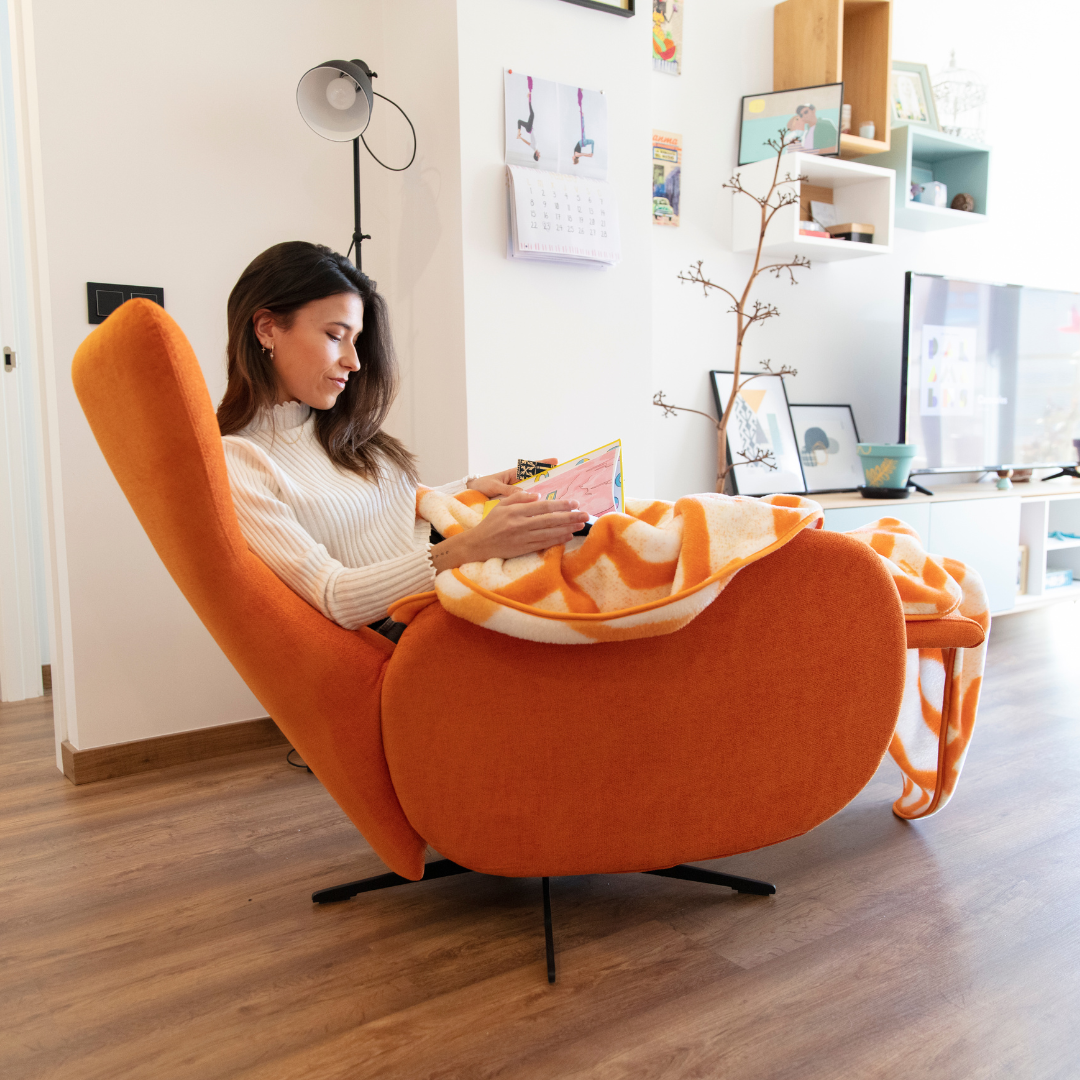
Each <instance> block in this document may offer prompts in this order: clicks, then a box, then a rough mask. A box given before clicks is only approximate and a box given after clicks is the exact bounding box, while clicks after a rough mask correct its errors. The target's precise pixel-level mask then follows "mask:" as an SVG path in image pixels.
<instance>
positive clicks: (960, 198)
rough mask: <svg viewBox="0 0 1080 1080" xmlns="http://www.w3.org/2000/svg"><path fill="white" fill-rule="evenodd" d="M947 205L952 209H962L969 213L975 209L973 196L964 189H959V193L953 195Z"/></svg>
mask: <svg viewBox="0 0 1080 1080" xmlns="http://www.w3.org/2000/svg"><path fill="white" fill-rule="evenodd" d="M949 205H950V206H951V207H952V209H953V210H963V211H964V213H965V214H971V213H973V212H974V210H975V198H974V196H972V195H969V194H968V193H967V192H966V191H961V192H960V194H959V195H954V196H953V201H952V202H951V203H950V204H949Z"/></svg>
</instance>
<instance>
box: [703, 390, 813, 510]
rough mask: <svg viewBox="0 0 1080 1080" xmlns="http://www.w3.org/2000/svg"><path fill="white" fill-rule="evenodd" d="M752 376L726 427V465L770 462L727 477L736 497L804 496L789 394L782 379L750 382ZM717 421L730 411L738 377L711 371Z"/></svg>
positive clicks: (737, 470)
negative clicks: (758, 458) (763, 458)
mask: <svg viewBox="0 0 1080 1080" xmlns="http://www.w3.org/2000/svg"><path fill="white" fill-rule="evenodd" d="M752 374H753V372H743V373H742V375H740V379H741V380H742V382H743V385H742V389H741V390H740V391H739V393H738V396H737V397H736V398H735V408H734V410H733V411H732V414H731V422H730V423H729V424H728V433H727V436H728V460H729V461H733V460H734V461H737V460H738V458H739V455H740V454H742V455H744V456H746V457H753V456H755V455H756V454H758V453H760V452H762V451H768V452H769V453H770V454H771V455H772V456H771V458H770V459H769V461H768V462H767V463H766V462H757V463H755V464H753V465H739V464H736V465H735V468H734V469H732V470H731V473H730V474H729V475H730V476H731V477H732V478H733V481H734V488H735V494H736V495H803V494H805V492H806V480H805V478H804V477H803V471H802V462H801V460H800V457H799V451H798V447H797V445H796V443H795V432H794V431H793V430H792V427H791V412H790V411H789V409H788V400H787V391H786V390H785V389H784V379H783V377H782V376H780V375H758V376H757V377H755V378H753V379H751V380H750V381H749V382H746V381H745V380H746V378H747V376H748V375H752ZM709 377H710V379H711V381H712V388H713V396H714V397H715V399H716V415H717V416H722V415H723V412H724V409H725V408H727V403H728V398H729V397H730V396H731V387H732V383H733V380H734V372H731V371H710V372H709Z"/></svg>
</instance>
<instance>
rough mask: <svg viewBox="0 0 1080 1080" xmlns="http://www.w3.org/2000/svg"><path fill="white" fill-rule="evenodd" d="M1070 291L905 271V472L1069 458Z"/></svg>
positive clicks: (1073, 298) (1077, 392)
mask: <svg viewBox="0 0 1080 1080" xmlns="http://www.w3.org/2000/svg"><path fill="white" fill-rule="evenodd" d="M1077 438H1080V294H1078V293H1072V292H1053V291H1051V290H1049V289H1029V288H1025V287H1022V286H1019V285H989V284H985V283H980V282H976V281H959V280H957V279H955V278H947V277H938V276H935V275H931V274H915V273H908V275H907V289H906V294H905V318H904V364H903V380H902V384H901V390H900V441H901V442H910V443H915V444H917V445H918V447H919V452H918V454H917V456H916V458H915V462H914V466H913V468H914V469H915V470H920V471H927V470H936V471H938V472H949V471H953V472H967V471H974V470H978V469H993V468H1014V467H1025V468H1028V467H1039V466H1057V465H1068V464H1073V465H1075V464H1076V460H1077V453H1076V449H1075V448H1074V447H1073V439H1077Z"/></svg>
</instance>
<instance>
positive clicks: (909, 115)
mask: <svg viewBox="0 0 1080 1080" xmlns="http://www.w3.org/2000/svg"><path fill="white" fill-rule="evenodd" d="M891 79H892V85H891V87H890V89H891V90H892V93H891V95H890V97H889V109H890V111H891V112H892V124H891V125H890V126H891V127H895V126H896V125H897V124H915V125H917V126H919V127H928V128H931V129H933V130H934V131H938V130H940V125H939V124H938V117H937V108H936V105H935V102H934V88H933V86H932V85H931V84H930V69H929V68H928V67H927V66H926V65H925V64H910V63H908V62H907V61H906V60H894V61H893V62H892V72H891Z"/></svg>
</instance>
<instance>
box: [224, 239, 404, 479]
mask: <svg viewBox="0 0 1080 1080" xmlns="http://www.w3.org/2000/svg"><path fill="white" fill-rule="evenodd" d="M345 292H351V293H356V294H357V295H358V296H359V297H360V299H361V300H362V301H363V304H364V329H363V331H362V332H361V334H360V337H359V339H358V340H357V342H356V355H357V358H358V359H359V361H360V370H359V371H356V372H354V373H353V374H352V375H350V376H349V380H348V382H346V384H345V389H344V390H342V392H341V393H340V394H339V395H338V399H337V401H336V402H334V404H333V405H332V406H331V407H330V408H329V409H313V410H312V412H313V413H314V414H315V434H316V436H317V437H318V439H319V442H320V443H322V446H323V449H324V450H325V451H326V453H327V456H328V457H329V458H330V460H331V461H333V462H334V464H336V465H339V466H341V467H342V468H344V469H351V470H352V471H353V472H356V473H359V474H360V475H361V476H363V477H364V478H365V479H368V480H374V481H376V483H377V482H378V480H379V478H380V476H381V475H382V474H383V467H384V466H385V465H386V464H387V463H392V464H394V465H397V466H398V467H399V468H400V469H401V470H402V472H404V473H405V475H406V476H407V477H408V478H409V480H411V481H412V482H413V483H416V480H417V475H416V459H415V458H414V457H413V455H412V454H410V453H409V451H408V450H406V449H405V447H404V446H403V445H402V443H400V442H399V441H398V440H397V439H395V438H394V437H393V436H392V435H387V433H386V432H385V431H383V430H381V429H382V424H383V421H384V420H385V419H386V414H387V413H388V412H389V411H390V406H391V405H392V404H393V401H394V396H395V394H396V393H397V363H396V361H395V359H394V349H393V344H392V342H391V340H390V320H389V317H388V315H387V310H386V301H385V300H383V298H382V297H381V296H380V295H379V293H378V292H377V291H376V287H375V282H374V281H372V280H371V278H369V277H368V276H367V275H366V274H364V273H361V272H360V271H359V270H357V268H356V267H355V266H353V264H352V263H351V262H349V260H348V259H346V258H345V257H344V256H343V255H338V254H337V252H334V251H331V250H330V249H329V248H328V247H323V246H322V245H321V244H309V243H306V242H305V241H303V240H294V241H291V242H289V243H285V244H275V245H274V246H273V247H272V248H267V249H266V251H264V252H263V253H262V254H261V255H259V256H257V257H256V258H255V259H253V260H252V262H251V264H250V265H249V266H248V268H247V269H246V270H245V271H244V272H243V273H242V274H241V275H240V280H239V281H238V282H237V283H236V285H235V286H234V287H233V291H232V292H231V293H230V294H229V306H228V315H229V344H228V347H227V350H226V351H227V355H228V362H229V367H228V374H229V384H228V386H227V387H226V389H225V396H224V397H223V398H222V399H221V404H220V405H219V406H218V410H217V420H218V427H219V428H220V429H221V434H222V435H233V434H235V433H236V432H238V431H240V430H242V429H243V428H245V427H247V425H248V424H249V423H251V421H252V419H253V418H254V417H255V414H256V413H257V412H258V411H259V410H260V409H262V408H266V407H267V406H271V405H273V404H274V402H275V401H276V400H277V378H276V376H275V374H274V367H273V363H272V361H271V358H270V355H269V354H268V353H267V352H266V350H265V349H264V348H263V347H262V345H260V344H259V339H258V337H256V335H255V325H254V322H253V320H254V316H255V313H256V312H258V311H263V310H267V311H270V312H271V313H272V314H273V316H274V320H275V322H277V323H278V324H279V325H280V326H282V327H283V328H285V329H288V328H289V326H291V325H292V320H293V318H294V317H295V315H296V312H297V311H298V310H299V309H300V308H302V307H303V306H304V305H305V304H310V303H311V302H312V301H313V300H322V299H324V298H325V297H327V296H337V295H339V294H340V293H345Z"/></svg>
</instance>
